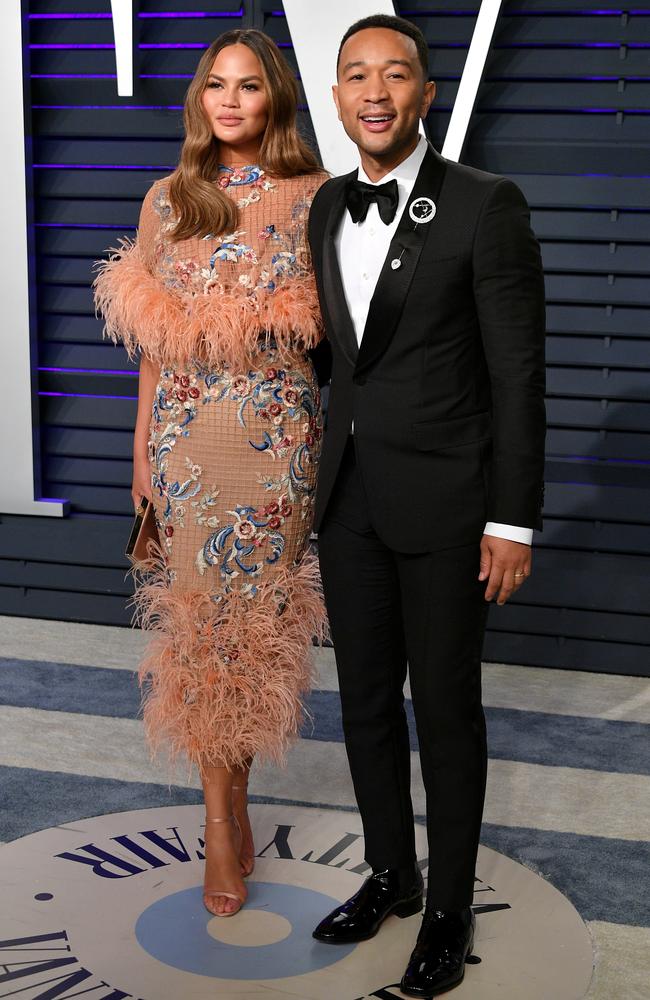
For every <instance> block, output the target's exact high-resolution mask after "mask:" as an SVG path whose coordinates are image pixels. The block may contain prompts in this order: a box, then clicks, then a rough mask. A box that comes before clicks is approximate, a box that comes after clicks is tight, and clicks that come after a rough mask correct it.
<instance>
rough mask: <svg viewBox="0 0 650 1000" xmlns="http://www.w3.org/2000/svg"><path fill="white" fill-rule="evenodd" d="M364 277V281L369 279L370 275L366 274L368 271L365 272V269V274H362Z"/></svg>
mask: <svg viewBox="0 0 650 1000" xmlns="http://www.w3.org/2000/svg"><path fill="white" fill-rule="evenodd" d="M362 278H363V280H364V281H367V280H368V275H367V274H366V272H365V271H364V272H363V274H362Z"/></svg>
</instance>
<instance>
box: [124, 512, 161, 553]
mask: <svg viewBox="0 0 650 1000" xmlns="http://www.w3.org/2000/svg"><path fill="white" fill-rule="evenodd" d="M150 541H152V542H156V544H157V545H160V536H159V535H158V528H157V527H156V518H155V513H154V506H153V504H152V503H150V502H149V500H147V498H146V497H143V498H142V503H141V504H140V507H139V508H138V509H137V510H136V514H135V518H134V520H133V527H132V528H131V534H130V535H129V540H128V542H127V544H126V549H125V550H124V554H125V555H126V556H127V558H128V559H130V560H131V562H132V563H137V562H142V561H143V560H144V559H148V558H150V554H149V551H148V543H149V542H150Z"/></svg>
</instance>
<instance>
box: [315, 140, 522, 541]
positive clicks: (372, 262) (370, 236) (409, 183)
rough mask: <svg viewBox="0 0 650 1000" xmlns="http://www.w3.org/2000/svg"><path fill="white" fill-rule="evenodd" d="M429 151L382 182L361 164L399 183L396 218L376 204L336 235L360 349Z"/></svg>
mask: <svg viewBox="0 0 650 1000" xmlns="http://www.w3.org/2000/svg"><path fill="white" fill-rule="evenodd" d="M426 151H427V143H426V140H425V139H424V137H423V136H420V138H419V141H418V144H417V146H416V147H415V149H414V150H413V152H412V153H411V155H410V156H407V158H406V159H405V160H402V162H401V163H399V164H398V165H397V166H396V167H395V168H394V169H393V170H391V172H390V173H389V174H386V175H385V176H384V177H382V178H381V180H379V181H372V180H371V179H370V178H369V177H368V176H367V174H366V172H365V171H364V169H363V167H362V166H361V164H359V174H358V177H359V180H360V181H364V182H365V183H366V184H386V183H387V181H392V180H393V179H395V180H396V181H397V190H398V193H399V201H398V203H397V211H396V212H395V218H394V219H393V221H392V222H391V223H390V224H389V225H385V223H383V222H382V220H381V217H380V215H379V209H378V207H377V203H376V202H372V203H371V204H370V206H369V208H368V214H367V216H366V218H365V219H364V221H363V222H353V221H352V218H351V216H350V213H349V212H348V211H346V212H344V214H343V220H342V222H341V225H340V227H339V231H338V233H337V234H336V240H335V243H336V252H337V254H338V259H339V266H340V270H341V279H342V282H343V290H344V292H345V300H346V302H347V306H348V310H349V312H350V316H351V317H352V322H353V324H354V330H355V333H356V335H357V342H358V343H359V345H360V344H361V338H362V337H363V331H364V329H365V325H366V319H367V318H368V310H369V308H370V300H371V298H372V296H373V292H374V290H375V286H376V284H377V281H378V280H379V274H380V272H381V269H382V267H383V264H384V260H385V259H386V255H387V253H388V248H389V246H390V242H391V240H392V238H393V236H394V234H395V230H396V229H397V226H398V223H399V220H400V217H401V215H402V213H403V212H404V209H405V208H406V202H407V201H408V199H409V197H410V195H411V192H412V190H413V186H414V184H415V180H416V178H417V175H418V173H419V171H420V167H421V166H422V161H423V160H424V157H425V154H426ZM485 534H486V535H495V536H497V537H498V538H508V539H510V540H511V541H513V542H523V544H524V545H530V544H531V542H532V540H533V529H532V528H523V527H518V526H517V525H512V524H497V523H495V522H494V521H488V523H487V524H486V525H485Z"/></svg>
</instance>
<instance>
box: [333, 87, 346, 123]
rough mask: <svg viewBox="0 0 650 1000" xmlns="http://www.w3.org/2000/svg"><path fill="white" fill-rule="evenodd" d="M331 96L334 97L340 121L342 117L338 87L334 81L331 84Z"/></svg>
mask: <svg viewBox="0 0 650 1000" xmlns="http://www.w3.org/2000/svg"><path fill="white" fill-rule="evenodd" d="M332 97H333V98H334V103H335V104H336V110H337V112H338V116H339V121H342V120H343V119H342V118H341V105H340V104H339V88H338V86H337V84H335V83H334V84H333V85H332Z"/></svg>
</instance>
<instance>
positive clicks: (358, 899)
mask: <svg viewBox="0 0 650 1000" xmlns="http://www.w3.org/2000/svg"><path fill="white" fill-rule="evenodd" d="M423 887H424V883H423V881H422V874H421V872H420V869H419V868H416V867H415V866H414V867H413V870H412V871H411V870H409V871H406V872H403V871H401V870H398V869H394V868H387V869H386V871H383V872H373V874H372V875H371V876H370V878H367V879H366V881H365V882H364V883H363V885H362V886H361V888H360V889H359V891H358V892H356V893H355V894H354V896H352V897H351V898H350V899H348V900H347V902H345V903H342V904H341V906H337V908H336V909H335V910H332V912H331V913H330V914H329V915H328V916H327V917H325V919H324V920H321V922H320V923H319V925H318V927H317V928H316V930H315V931H314V933H313V937H315V938H316V940H317V941H325V942H326V943H327V944H351V943H354V942H357V941H367V940H368V939H369V938H371V937H374V936H375V934H376V933H377V931H378V930H379V928H380V927H381V925H382V924H383V922H384V920H385V919H386V917H389V916H390V915H391V914H392V913H394V914H395V916H397V917H410V916H412V915H413V914H414V913H419V912H420V910H421V909H422V891H423Z"/></svg>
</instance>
